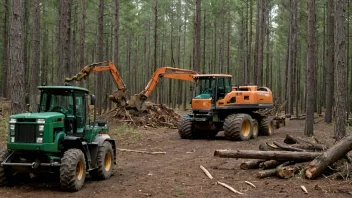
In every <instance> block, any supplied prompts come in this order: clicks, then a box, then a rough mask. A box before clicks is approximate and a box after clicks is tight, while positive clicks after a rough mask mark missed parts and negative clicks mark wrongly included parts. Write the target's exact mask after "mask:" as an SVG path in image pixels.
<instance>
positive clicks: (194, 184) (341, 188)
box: [0, 118, 352, 198]
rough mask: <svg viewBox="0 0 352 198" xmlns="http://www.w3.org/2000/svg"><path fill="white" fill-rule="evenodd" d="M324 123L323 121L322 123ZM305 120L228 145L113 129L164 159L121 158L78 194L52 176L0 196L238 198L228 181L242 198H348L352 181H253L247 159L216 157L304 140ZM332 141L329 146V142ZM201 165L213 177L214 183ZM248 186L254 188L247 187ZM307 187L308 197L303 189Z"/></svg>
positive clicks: (122, 142)
mask: <svg viewBox="0 0 352 198" xmlns="http://www.w3.org/2000/svg"><path fill="white" fill-rule="evenodd" d="M318 119H322V118H318ZM303 129H304V121H299V120H296V121H288V122H287V125H286V127H284V128H280V129H278V130H276V131H275V134H274V135H273V136H270V137H267V136H259V137H258V138H257V139H255V140H250V141H246V142H241V141H227V140H225V139H224V138H223V133H219V135H218V136H217V137H216V139H215V140H183V139H180V138H179V136H178V132H177V130H176V129H144V128H140V129H133V128H129V127H127V126H126V127H121V126H117V125H116V124H112V126H111V127H110V132H111V134H112V136H113V137H114V138H115V139H116V143H117V147H118V148H124V149H138V150H147V151H163V152H166V154H159V155H150V154H141V153H132V152H118V153H117V163H118V164H117V167H115V170H114V175H113V176H112V177H111V178H110V179H109V180H105V181H93V180H91V179H90V178H89V176H88V177H87V179H86V183H85V185H84V187H83V189H82V190H81V191H79V192H76V193H68V192H64V191H62V190H61V189H60V184H59V182H58V180H57V179H53V178H52V177H51V176H41V177H37V178H33V179H32V180H30V181H29V182H26V183H23V184H21V185H17V186H15V187H6V188H0V197H37V198H41V197H49V196H50V197H104V198H108V197H237V196H239V195H238V194H234V193H232V192H230V191H229V190H227V189H225V188H224V187H222V186H220V185H217V184H216V182H217V181H220V182H224V183H226V184H228V185H230V186H232V187H233V188H235V189H236V190H239V191H241V192H243V193H244V195H241V196H242V197H299V196H304V197H319V198H321V197H350V196H352V195H351V194H352V187H351V186H352V181H351V180H349V181H344V180H330V179H329V178H324V177H320V178H319V179H317V180H312V181H310V180H306V179H302V178H291V179H287V180H285V179H278V178H266V179H258V178H256V177H255V173H256V172H257V170H241V169H239V164H240V163H241V162H242V161H243V160H241V159H240V160H236V159H226V158H215V157H213V153H214V151H215V149H254V150H258V146H259V144H260V143H261V142H265V141H267V142H271V141H273V140H277V141H282V140H283V139H284V137H285V135H286V134H291V135H293V136H302V135H303ZM315 133H316V137H317V138H318V139H319V140H322V141H323V142H326V141H327V140H332V134H333V126H332V125H325V124H324V123H323V121H320V122H318V123H317V124H315ZM331 142H332V141H330V142H329V143H331ZM199 165H203V166H204V167H205V168H206V169H207V170H208V171H209V172H210V173H211V174H212V175H213V176H214V179H213V180H210V179H208V177H206V176H205V174H204V173H203V172H202V170H201V169H200V168H199ZM244 181H250V182H252V183H253V184H255V185H256V188H252V187H251V186H249V185H247V184H245V182H244ZM301 185H303V186H305V187H306V188H307V190H308V192H309V194H304V192H303V191H302V190H301V188H300V186H301Z"/></svg>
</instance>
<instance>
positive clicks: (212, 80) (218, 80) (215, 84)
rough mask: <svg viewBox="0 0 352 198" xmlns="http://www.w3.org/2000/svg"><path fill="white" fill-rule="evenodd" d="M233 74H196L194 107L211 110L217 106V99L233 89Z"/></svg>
mask: <svg viewBox="0 0 352 198" xmlns="http://www.w3.org/2000/svg"><path fill="white" fill-rule="evenodd" d="M231 78H232V76H231V75H226V74H208V75H196V76H194V80H195V90H194V96H193V99H192V108H193V109H199V110H210V109H211V108H212V107H215V106H216V101H217V100H219V99H221V98H224V97H225V95H226V94H227V93H229V92H231V90H232V86H231Z"/></svg>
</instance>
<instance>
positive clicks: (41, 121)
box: [37, 119, 45, 124]
mask: <svg viewBox="0 0 352 198" xmlns="http://www.w3.org/2000/svg"><path fill="white" fill-rule="evenodd" d="M37 123H39V124H44V123H45V119H37Z"/></svg>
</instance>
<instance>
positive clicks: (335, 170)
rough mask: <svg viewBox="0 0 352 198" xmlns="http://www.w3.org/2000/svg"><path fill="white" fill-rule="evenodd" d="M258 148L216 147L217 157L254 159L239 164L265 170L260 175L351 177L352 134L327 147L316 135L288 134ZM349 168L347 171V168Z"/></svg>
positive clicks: (259, 172) (281, 176)
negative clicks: (309, 136)
mask: <svg viewBox="0 0 352 198" xmlns="http://www.w3.org/2000/svg"><path fill="white" fill-rule="evenodd" d="M259 149H260V151H258V150H215V152H214V156H216V157H223V158H243V159H251V160H248V161H245V162H243V163H241V164H240V168H241V169H242V170H247V169H259V168H262V169H265V170H260V171H258V173H257V177H258V178H265V177H271V176H277V177H279V178H285V179H288V178H291V177H295V176H299V177H305V178H308V179H315V178H317V177H318V176H320V175H336V174H338V175H340V176H341V175H344V176H342V177H343V178H344V179H345V177H352V171H351V170H349V169H348V167H349V166H348V165H346V164H347V163H350V161H349V157H348V155H347V153H348V152H349V151H351V150H352V134H351V135H348V136H346V137H345V138H343V139H341V140H340V141H339V142H337V143H336V144H335V145H334V146H332V147H331V148H328V147H327V146H326V145H325V144H323V143H322V142H321V141H319V140H317V139H316V138H304V139H303V138H299V137H293V136H291V135H287V136H286V138H285V140H284V143H280V142H277V141H274V142H273V143H267V142H266V143H262V144H261V145H260V146H259ZM346 169H348V170H346Z"/></svg>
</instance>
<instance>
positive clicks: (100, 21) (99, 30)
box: [94, 0, 104, 115]
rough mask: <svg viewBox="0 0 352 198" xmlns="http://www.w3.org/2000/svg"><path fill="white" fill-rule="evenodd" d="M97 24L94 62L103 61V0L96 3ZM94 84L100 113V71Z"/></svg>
mask: <svg viewBox="0 0 352 198" xmlns="http://www.w3.org/2000/svg"><path fill="white" fill-rule="evenodd" d="M98 6H99V7H98V24H97V40H96V50H95V52H96V54H95V56H96V57H95V62H101V61H104V0H99V4H98ZM95 77H96V84H95V89H94V90H95V93H96V95H97V107H98V109H99V110H98V114H99V115H100V114H101V112H102V108H103V100H104V93H103V89H102V87H103V74H102V73H101V72H99V73H97V74H96V75H95Z"/></svg>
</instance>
